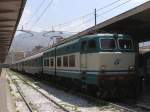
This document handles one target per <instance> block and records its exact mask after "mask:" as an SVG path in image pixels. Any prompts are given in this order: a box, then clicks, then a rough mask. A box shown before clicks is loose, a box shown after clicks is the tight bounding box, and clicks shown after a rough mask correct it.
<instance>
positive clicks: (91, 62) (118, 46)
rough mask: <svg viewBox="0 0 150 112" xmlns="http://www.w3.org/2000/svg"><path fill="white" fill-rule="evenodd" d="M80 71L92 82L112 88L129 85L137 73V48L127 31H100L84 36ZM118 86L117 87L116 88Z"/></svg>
mask: <svg viewBox="0 0 150 112" xmlns="http://www.w3.org/2000/svg"><path fill="white" fill-rule="evenodd" d="M81 71H82V75H83V80H84V81H85V82H86V83H87V84H89V85H97V86H99V88H103V89H105V90H106V89H108V90H110V91H113V90H112V89H113V88H114V87H117V86H118V87H120V88H123V87H127V88H128V87H130V86H131V83H132V82H134V77H135V51H134V44H133V42H132V40H131V38H130V37H129V36H127V35H100V36H97V37H96V38H89V39H85V40H84V39H82V40H81ZM115 89H116V88H115Z"/></svg>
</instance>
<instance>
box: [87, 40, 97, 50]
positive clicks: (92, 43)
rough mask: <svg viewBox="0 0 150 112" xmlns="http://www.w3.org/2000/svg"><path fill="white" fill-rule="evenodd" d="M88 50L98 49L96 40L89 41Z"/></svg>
mask: <svg viewBox="0 0 150 112" xmlns="http://www.w3.org/2000/svg"><path fill="white" fill-rule="evenodd" d="M88 48H89V49H96V41H95V40H89V41H88Z"/></svg>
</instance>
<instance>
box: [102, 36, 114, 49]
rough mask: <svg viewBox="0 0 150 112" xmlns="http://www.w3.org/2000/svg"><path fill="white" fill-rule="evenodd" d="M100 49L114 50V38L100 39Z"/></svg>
mask: <svg viewBox="0 0 150 112" xmlns="http://www.w3.org/2000/svg"><path fill="white" fill-rule="evenodd" d="M100 45H101V49H103V50H114V49H116V44H115V40H114V39H100Z"/></svg>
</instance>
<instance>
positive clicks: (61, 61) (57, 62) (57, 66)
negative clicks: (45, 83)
mask: <svg viewBox="0 0 150 112" xmlns="http://www.w3.org/2000/svg"><path fill="white" fill-rule="evenodd" d="M59 58H60V66H59V65H58V59H59ZM61 66H62V57H57V67H61Z"/></svg>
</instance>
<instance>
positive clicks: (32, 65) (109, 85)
mask: <svg viewBox="0 0 150 112" xmlns="http://www.w3.org/2000/svg"><path fill="white" fill-rule="evenodd" d="M135 58H136V50H135V44H134V42H133V40H132V38H131V36H129V35H125V34H93V35H86V36H82V37H77V38H75V39H72V40H70V41H66V42H65V41H64V42H63V43H61V44H57V45H55V46H53V47H51V48H49V49H47V50H45V51H43V52H40V53H38V54H35V55H33V56H30V57H27V58H25V59H22V60H20V61H18V62H15V63H13V64H12V66H11V69H13V70H16V71H19V72H25V73H28V74H32V75H34V76H35V77H45V76H46V77H48V78H49V79H52V80H55V82H56V83H58V84H65V85H66V86H69V87H71V88H73V87H74V86H75V87H77V88H80V89H82V90H86V91H87V90H89V91H91V92H95V91H96V94H97V95H98V96H101V97H106V96H116V95H120V96H122V95H123V94H130V93H129V91H132V92H133V91H134V88H135V86H134V85H135V82H136V81H135V80H136V67H135Z"/></svg>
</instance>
